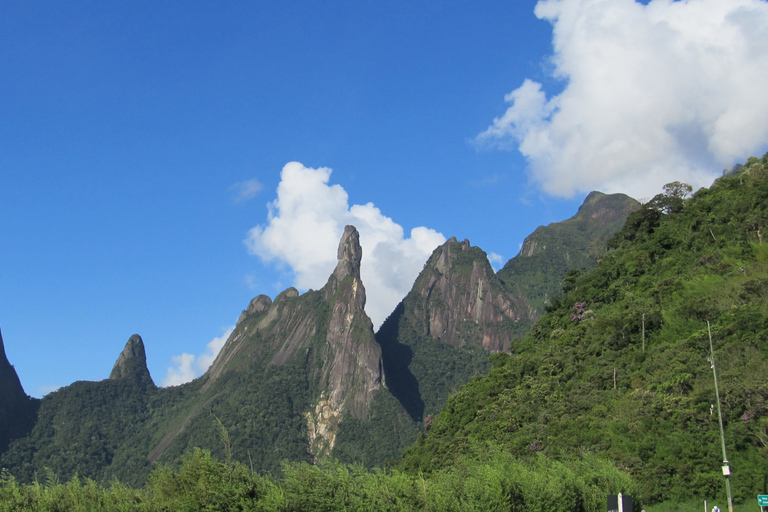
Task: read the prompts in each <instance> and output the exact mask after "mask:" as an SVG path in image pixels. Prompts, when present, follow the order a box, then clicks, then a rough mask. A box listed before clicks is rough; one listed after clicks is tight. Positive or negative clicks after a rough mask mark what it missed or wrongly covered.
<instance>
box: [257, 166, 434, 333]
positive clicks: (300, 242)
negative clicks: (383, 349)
mask: <svg viewBox="0 0 768 512" xmlns="http://www.w3.org/2000/svg"><path fill="white" fill-rule="evenodd" d="M330 175H331V169H328V168H324V167H323V168H319V169H312V168H308V167H304V166H303V165H302V164H300V163H298V162H290V163H288V164H286V165H285V167H283V170H282V173H281V175H280V177H281V181H280V184H279V185H278V187H277V198H276V199H275V200H274V201H272V202H270V203H269V205H268V208H269V216H268V222H267V224H266V225H265V226H261V225H260V226H256V227H254V228H253V229H251V230H250V232H249V234H248V238H247V239H246V240H245V243H246V245H247V247H248V250H249V251H250V252H251V253H252V254H255V255H258V256H260V257H261V258H262V260H263V261H265V262H269V261H275V262H277V263H278V264H285V265H288V266H289V267H290V268H291V269H292V270H293V272H294V276H295V280H294V286H296V287H297V288H299V289H301V290H307V289H309V288H312V289H319V288H321V287H322V286H323V285H325V283H326V281H327V280H328V277H329V276H330V274H331V272H333V269H334V267H335V266H336V249H337V247H338V244H339V239H340V238H341V235H342V233H343V232H344V226H345V225H347V224H352V225H353V226H355V227H356V228H357V230H358V232H359V233H360V245H361V246H362V248H363V261H362V264H361V269H360V271H361V274H362V279H363V284H364V285H365V290H366V296H367V303H366V307H365V309H366V312H367V313H368V315H369V316H370V317H371V320H372V321H373V323H374V326H378V325H379V324H380V323H381V322H383V321H384V319H385V318H386V317H387V315H389V313H391V312H392V311H393V310H394V308H395V306H396V305H397V303H398V302H400V300H402V299H403V297H405V294H406V293H408V291H409V290H410V288H411V286H412V285H413V281H414V280H415V279H416V277H417V276H418V274H419V272H420V271H421V269H422V268H423V267H424V263H425V262H426V260H427V258H428V257H429V255H430V254H431V253H432V251H433V250H434V249H435V248H436V247H437V246H438V245H440V244H441V243H443V242H444V241H445V237H444V236H443V235H442V234H441V233H438V232H436V231H435V230H433V229H428V228H425V227H417V228H414V229H412V230H411V232H410V238H406V237H405V233H404V231H403V228H402V226H400V225H399V224H396V223H395V222H394V221H393V220H392V219H390V218H389V217H386V216H384V215H383V214H382V213H381V211H380V210H379V209H378V208H376V207H375V206H374V205H373V204H372V203H367V204H364V205H359V204H355V205H352V206H351V207H350V206H349V197H348V196H347V193H346V191H345V190H344V189H343V188H342V187H341V186H340V185H328V180H329V178H330Z"/></svg>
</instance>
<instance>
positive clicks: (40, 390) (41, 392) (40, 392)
mask: <svg viewBox="0 0 768 512" xmlns="http://www.w3.org/2000/svg"><path fill="white" fill-rule="evenodd" d="M59 389H61V386H56V385H51V386H37V396H38V397H43V396H45V395H47V394H48V393H53V392H54V391H58V390H59Z"/></svg>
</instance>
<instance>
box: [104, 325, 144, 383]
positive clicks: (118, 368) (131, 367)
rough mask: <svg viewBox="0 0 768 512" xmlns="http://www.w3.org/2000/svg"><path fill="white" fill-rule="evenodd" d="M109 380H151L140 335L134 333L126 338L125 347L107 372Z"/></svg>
mask: <svg viewBox="0 0 768 512" xmlns="http://www.w3.org/2000/svg"><path fill="white" fill-rule="evenodd" d="M109 378H110V380H120V379H137V380H141V379H148V380H150V381H151V380H152V378H151V377H150V375H149V369H148V368H147V354H146V351H145V350H144V341H143V340H142V339H141V336H139V335H138V334H134V335H133V336H131V337H130V338H129V339H128V342H127V343H126V344H125V348H124V349H123V351H122V352H121V353H120V356H119V357H118V358H117V361H115V365H114V366H113V367H112V371H111V372H110V374H109Z"/></svg>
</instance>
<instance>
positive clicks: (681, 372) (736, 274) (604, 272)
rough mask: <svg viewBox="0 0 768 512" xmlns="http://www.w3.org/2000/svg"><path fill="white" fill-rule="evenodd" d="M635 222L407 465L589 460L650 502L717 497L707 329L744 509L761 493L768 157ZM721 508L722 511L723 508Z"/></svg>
mask: <svg viewBox="0 0 768 512" xmlns="http://www.w3.org/2000/svg"><path fill="white" fill-rule="evenodd" d="M677 190H678V189H677V188H674V189H670V190H668V191H667V193H666V194H660V195H659V196H657V197H655V198H654V199H653V200H651V201H650V202H648V203H647V204H645V205H644V206H643V207H642V208H641V209H639V210H638V211H636V212H634V213H633V214H632V215H631V216H630V217H629V219H628V221H627V223H626V225H625V227H624V228H623V229H622V230H621V231H620V232H619V233H617V234H616V235H615V236H614V237H613V239H612V240H611V241H610V243H609V249H610V252H608V253H607V254H606V255H605V257H604V259H603V261H602V263H601V265H600V266H599V267H597V268H596V269H595V270H594V271H592V272H590V273H584V274H582V273H580V272H578V271H574V272H571V273H570V274H569V275H568V276H567V278H566V279H565V285H564V296H563V297H561V298H556V299H554V300H552V303H551V305H550V306H548V307H547V312H546V314H545V315H544V316H543V317H542V318H541V319H540V320H539V322H537V323H536V325H535V326H534V327H533V329H532V331H531V332H530V333H529V334H528V335H527V336H526V337H525V338H524V339H523V340H522V341H521V342H519V343H517V344H516V345H515V352H516V354H515V355H514V356H509V355H506V354H497V355H494V356H492V364H493V368H492V369H491V371H490V373H489V374H488V375H487V376H486V377H483V378H478V379H475V380H473V381H472V382H471V383H470V384H468V385H467V386H466V387H465V388H464V389H463V390H462V391H461V392H460V393H458V394H457V395H455V396H453V397H452V398H451V399H450V400H449V402H448V405H447V407H446V408H445V409H444V410H443V411H442V412H441V413H440V415H439V417H438V418H437V419H436V420H434V422H433V424H432V426H431V428H430V430H429V431H428V432H426V433H425V434H424V435H423V436H422V437H421V438H420V439H419V441H418V442H417V443H416V444H415V445H414V446H412V447H411V448H409V450H407V451H406V454H405V456H404V462H403V467H404V468H406V469H408V470H410V471H423V472H431V471H438V470H442V469H443V468H446V467H450V466H451V464H452V463H453V461H454V460H456V459H457V457H461V456H462V454H467V453H474V452H475V451H476V450H477V446H478V445H481V446H482V445H485V444H488V445H490V446H495V447H499V448H500V449H503V450H507V451H509V452H510V453H512V454H514V455H516V456H518V457H523V458H525V457H531V456H533V455H534V454H538V453H543V454H546V455H547V456H549V457H552V458H554V459H556V460H570V459H572V458H574V457H581V456H583V455H584V454H589V453H594V454H597V455H598V456H599V457H601V458H603V459H606V460H611V461H612V462H613V463H615V464H616V465H617V467H618V468H620V469H621V470H623V471H626V472H627V473H628V474H630V475H633V476H634V477H635V478H636V480H637V481H638V484H639V488H638V492H639V495H640V496H642V497H643V498H644V499H645V500H647V502H649V503H654V502H662V501H673V502H676V501H688V500H694V499H699V498H701V499H702V500H703V499H706V498H709V499H714V498H718V499H721V498H722V495H723V494H724V485H723V477H722V473H721V471H720V465H721V460H720V459H721V457H722V456H721V453H720V447H719V433H718V428H717V414H716V411H714V412H713V404H714V400H715V398H714V383H713V379H712V370H711V367H710V362H709V361H708V357H709V338H708V330H707V320H709V321H710V322H711V325H712V334H713V338H714V342H715V352H716V353H715V358H716V362H717V367H718V376H719V380H720V390H721V401H722V405H723V415H724V421H725V428H726V439H727V448H728V456H729V459H730V462H731V467H732V471H733V476H732V479H731V481H732V487H733V490H734V496H735V500H736V502H742V501H745V500H748V499H754V496H753V495H754V494H755V492H757V491H759V490H765V486H766V482H768V464H766V462H765V461H766V456H768V385H766V379H765V371H766V368H768V240H766V239H765V237H764V235H763V230H764V228H765V225H766V223H768V155H766V157H764V158H763V159H762V160H757V159H750V161H749V162H748V164H747V165H746V166H744V167H742V168H741V169H740V172H739V173H738V174H736V175H730V176H724V177H723V178H721V179H719V180H718V181H717V182H716V183H715V184H714V185H713V187H712V188H711V189H702V190H699V191H698V192H696V193H695V194H694V195H693V197H692V198H690V199H684V195H685V190H684V189H681V191H682V193H681V194H671V193H670V191H677ZM721 503H722V501H721Z"/></svg>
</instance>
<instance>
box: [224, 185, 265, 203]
mask: <svg viewBox="0 0 768 512" xmlns="http://www.w3.org/2000/svg"><path fill="white" fill-rule="evenodd" d="M262 188H264V185H262V184H261V182H259V180H257V179H251V180H245V181H241V182H238V183H235V184H234V185H232V186H231V187H229V190H230V191H231V192H232V193H233V200H234V201H235V202H236V203H242V202H244V201H249V200H251V199H253V198H254V197H256V196H257V195H259V192H261V189H262Z"/></svg>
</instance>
